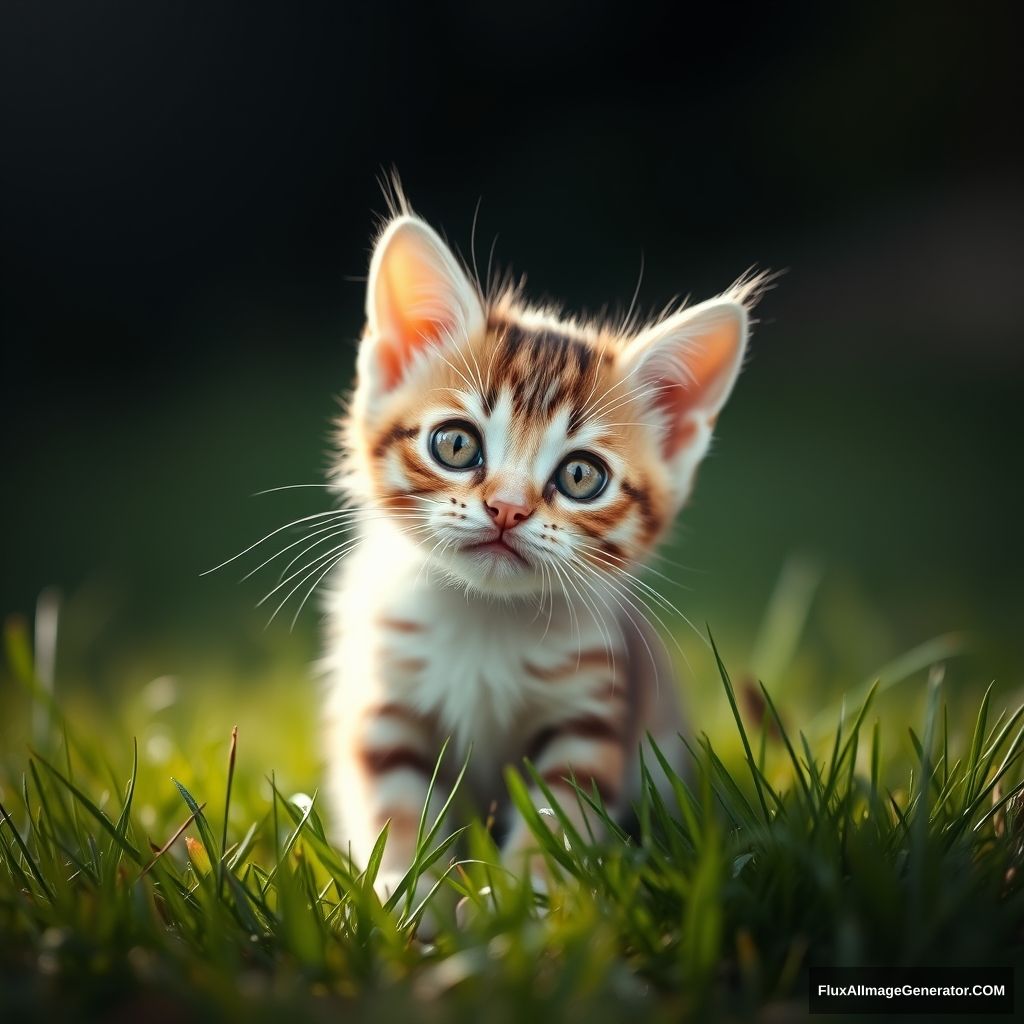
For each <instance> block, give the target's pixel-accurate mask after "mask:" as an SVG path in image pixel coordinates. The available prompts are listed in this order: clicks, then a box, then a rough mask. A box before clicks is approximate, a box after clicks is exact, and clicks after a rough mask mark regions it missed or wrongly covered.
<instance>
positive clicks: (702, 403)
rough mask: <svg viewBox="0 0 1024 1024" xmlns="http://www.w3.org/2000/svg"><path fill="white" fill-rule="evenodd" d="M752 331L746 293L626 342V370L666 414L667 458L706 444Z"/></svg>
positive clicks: (641, 391)
mask: <svg viewBox="0 0 1024 1024" xmlns="http://www.w3.org/2000/svg"><path fill="white" fill-rule="evenodd" d="M748 330H749V317H748V314H747V307H746V306H745V305H744V302H743V301H742V298H741V297H739V296H735V297H734V296H733V295H728V296H726V297H723V298H718V299H711V300H709V301H708V302H702V303H701V304H700V305H698V306H693V307H691V308H689V309H684V310H682V311H681V312H679V313H676V314H675V315H674V316H670V317H668V319H666V320H663V321H662V322H661V323H659V324H655V325H654V326H653V327H649V328H648V329H647V330H645V331H644V332H643V333H642V334H640V335H638V336H637V337H636V338H634V339H633V341H632V342H630V344H629V345H628V346H627V347H626V349H625V351H624V352H623V354H622V359H623V364H624V372H625V373H626V374H628V375H629V378H630V380H632V381H635V382H636V384H635V385H631V386H636V387H637V388H638V390H637V392H636V394H638V395H639V397H640V398H641V399H646V400H647V401H648V402H649V403H650V405H651V407H652V409H653V410H656V411H657V412H658V413H660V417H659V418H660V419H661V424H662V454H663V455H664V457H665V458H666V459H669V460H672V459H674V458H675V457H676V456H677V455H679V454H680V452H681V450H682V449H683V447H684V446H685V445H687V443H689V442H691V441H693V442H695V443H697V444H701V442H702V443H703V449H706V447H707V442H708V439H709V437H710V433H711V428H712V427H713V426H714V423H715V419H716V417H717V416H718V413H719V412H720V411H721V408H722V406H723V405H725V402H726V399H728V397H729V392H730V391H732V388H733V385H734V384H735V383H736V378H737V377H738V376H739V372H740V366H741V365H742V363H743V353H744V352H745V351H746V347H747V334H748ZM695 454H697V457H698V458H699V457H700V456H701V455H703V454H704V451H703V450H701V451H700V452H699V453H695Z"/></svg>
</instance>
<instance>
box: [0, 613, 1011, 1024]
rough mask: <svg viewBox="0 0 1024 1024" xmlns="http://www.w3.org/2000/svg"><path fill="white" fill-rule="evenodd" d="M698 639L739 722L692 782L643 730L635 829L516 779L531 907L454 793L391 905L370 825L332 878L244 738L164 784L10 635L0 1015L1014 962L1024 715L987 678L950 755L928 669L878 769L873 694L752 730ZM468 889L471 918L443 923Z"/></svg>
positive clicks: (633, 994)
mask: <svg viewBox="0 0 1024 1024" xmlns="http://www.w3.org/2000/svg"><path fill="white" fill-rule="evenodd" d="M22 629H23V628H22ZM712 645H713V650H714V654H715V659H716V663H717V667H718V672H719V676H720V685H721V687H722V694H723V696H724V700H725V704H727V705H728V708H729V710H730V712H731V718H732V724H733V726H734V728H735V735H734V736H725V737H719V738H718V739H716V740H714V741H713V740H712V738H711V737H709V736H707V735H700V736H698V737H695V738H694V737H680V738H679V742H680V743H682V744H685V745H686V749H687V750H688V752H689V760H690V770H689V771H688V772H687V774H686V777H685V778H684V777H681V776H680V775H678V774H677V773H676V772H675V771H674V770H673V769H672V767H671V764H672V758H670V757H669V756H668V754H669V753H674V752H667V751H665V750H662V749H660V748H659V747H658V746H657V745H655V744H654V743H653V742H649V743H648V744H647V745H646V746H645V749H644V751H643V758H642V765H641V774H642V783H643V787H642V795H641V798H640V800H639V802H638V803H637V805H636V807H635V811H636V822H637V825H636V828H635V829H634V831H633V832H632V833H630V832H627V831H625V830H624V829H623V828H621V827H620V825H619V824H618V823H617V822H615V821H613V820H612V819H611V818H610V817H609V814H608V812H607V809H606V808H605V807H604V805H603V803H602V801H601V797H600V794H599V793H598V792H597V791H596V790H591V791H588V790H585V789H583V788H580V787H576V788H575V792H574V793H573V796H572V797H571V799H572V801H573V802H574V803H575V804H576V805H577V806H578V808H579V809H580V810H582V812H583V813H584V816H585V827H584V828H583V829H578V828H576V827H574V826H573V822H572V819H571V818H570V817H569V816H568V815H566V813H565V808H564V807H563V805H562V802H560V800H559V798H558V797H556V795H555V793H554V792H553V791H551V790H550V789H549V788H548V787H547V786H546V785H545V783H544V781H543V780H542V779H540V778H539V777H538V775H537V774H536V772H535V771H534V770H533V769H532V766H530V765H529V764H524V765H523V766H522V768H521V769H520V768H519V767H515V766H512V767H509V768H508V770H507V772H506V782H507V786H508V791H509V794H510V797H511V801H512V803H513V805H515V807H516V808H517V809H518V811H519V812H520V813H521V814H522V815H523V816H524V818H525V819H526V821H527V822H528V824H529V826H530V828H531V830H532V832H533V834H534V836H535V838H536V845H537V849H538V851H539V853H540V855H541V856H542V857H543V858H544V860H545V861H546V863H547V866H548V877H549V879H550V885H549V888H548V891H547V893H546V894H544V895H543V896H538V894H535V893H534V891H533V889H532V887H531V883H530V881H529V880H528V879H524V878H520V877H518V876H517V875H515V874H514V873H512V872H510V871H509V870H508V869H507V867H505V866H503V865H502V864H501V863H500V858H499V854H498V850H497V847H496V846H495V843H494V840H493V837H492V831H491V828H490V826H491V825H492V824H493V822H490V821H487V822H484V821H472V822H470V823H469V824H468V825H467V826H466V827H465V828H463V829H459V830H458V831H455V832H448V831H446V828H445V825H444V822H445V821H446V820H447V817H448V812H449V810H450V809H451V807H452V806H453V801H455V800H456V794H457V791H458V787H457V786H456V788H455V793H453V794H452V796H451V797H449V798H448V800H447V801H446V802H445V803H444V805H443V806H441V807H439V808H438V809H437V810H436V812H435V811H434V809H433V807H432V801H428V803H427V806H426V807H425V808H424V811H423V816H422V818H421V821H420V826H419V842H418V849H417V854H416V857H415V861H414V863H413V864H412V866H411V868H410V870H409V872H408V874H407V875H406V876H405V878H404V879H403V880H402V882H401V884H400V885H399V886H398V888H397V890H396V891H395V892H394V893H392V894H391V895H390V897H389V898H388V899H387V901H386V902H385V903H384V904H382V903H381V900H380V899H379V898H378V896H377V893H376V891H375V889H374V882H375V879H376V875H377V870H378V868H379V865H380V862H381V857H382V855H383V851H384V849H385V847H386V844H387V842H388V827H387V826H385V828H384V829H383V830H382V832H381V834H380V836H379V838H378V841H377V844H376V846H375V848H374V851H373V855H372V856H371V858H370V863H369V864H368V865H366V867H365V868H363V867H361V866H359V865H355V864H353V863H352V861H351V860H350V858H349V856H348V853H347V851H345V850H343V849H339V848H337V847H336V846H335V845H334V844H333V843H332V842H331V840H330V837H329V832H328V830H327V829H326V827H325V824H324V822H323V820H322V818H321V816H320V813H319V809H318V799H317V795H316V793H314V794H313V796H312V797H306V796H304V795H302V794H296V795H294V796H288V795H287V794H286V793H285V792H282V790H281V788H280V786H279V784H278V782H277V776H276V775H275V773H274V772H272V771H268V770H267V766H265V765H261V764H259V758H258V756H257V754H256V752H255V751H253V750H249V749H247V748H246V743H245V734H244V732H243V733H242V734H240V733H239V731H238V729H237V728H236V729H234V730H232V733H231V738H230V746H229V753H228V760H227V767H226V780H225V781H224V783H223V789H221V788H220V784H218V782H217V779H216V775H217V770H218V769H217V767H216V765H217V764H218V763H219V765H220V766H223V761H220V758H219V756H218V757H217V758H214V759H212V760H210V763H211V764H212V765H214V767H212V768H211V769H210V770H209V771H206V770H204V768H203V767H202V764H203V760H202V759H200V765H199V767H198V768H197V767H196V765H192V766H191V769H190V770H191V774H186V775H183V778H182V780H179V779H178V778H174V779H166V778H165V779H164V780H163V781H160V780H159V779H156V778H155V777H154V776H153V775H152V773H151V772H144V771H143V770H142V768H141V767H140V757H139V749H138V746H137V744H135V743H133V742H132V741H130V740H128V739H127V737H126V736H124V737H122V736H119V735H118V732H117V730H116V728H114V727H113V726H112V727H111V729H110V731H109V732H108V733H107V734H106V735H105V736H104V738H103V741H102V743H100V742H99V741H98V740H96V739H92V740H91V741H90V740H89V739H88V738H86V737H85V736H76V735H75V731H74V729H73V727H72V722H71V716H70V715H68V714H65V713H64V712H63V711H62V709H61V708H60V707H59V704H54V703H53V702H52V698H51V697H50V695H49V694H48V693H46V692H45V691H44V690H43V689H42V688H40V687H39V686H38V685H37V683H36V682H35V680H34V670H33V667H32V661H31V650H30V647H29V646H28V644H27V640H26V637H25V635H24V633H23V631H19V629H18V628H17V627H13V628H11V629H9V630H8V635H7V648H8V653H9V660H10V672H11V675H12V678H14V679H17V680H19V681H20V682H21V683H22V685H23V688H24V692H25V694H26V697H27V698H28V699H29V700H31V701H35V700H41V701H45V702H46V707H47V710H48V711H50V712H51V714H49V716H48V719H49V721H50V723H51V734H50V735H47V736H45V737H42V738H41V740H40V743H39V746H40V747H41V748H42V749H41V752H36V751H34V750H33V751H32V752H31V753H30V754H29V755H27V756H26V757H25V758H24V759H23V764H22V767H21V768H20V769H19V768H17V761H16V760H15V759H12V758H7V759H6V760H5V761H4V762H3V764H4V765H7V767H4V768H3V769H2V772H3V773H2V774H0V797H2V800H0V1011H3V1016H4V1019H7V1015H8V1014H13V1013H16V1012H22V1013H29V1012H31V1013H33V1014H34V1015H36V1016H38V1015H41V1014H48V1015H53V1016H58V1017H61V1018H62V1019H65V1018H68V1017H71V1018H81V1019H86V1018H89V1017H93V1016H104V1015H110V1014H112V1013H114V1012H115V1011H119V1012H122V1013H128V1012H137V1013H139V1014H149V1013H153V1012H156V1010H157V1009H159V1011H160V1012H161V1013H162V1014H163V1015H164V1016H168V1017H170V1018H171V1019H178V1018H184V1017H186V1016H188V1017H189V1018H194V1017H196V1016H199V1017H201V1018H204V1019H220V1018H223V1017H229V1018H239V1019H242V1018H244V1019H246V1020H265V1019H266V1020H269V1019H277V1018H278V1017H279V1016H280V1015H281V1014H283V1013H286V1012H287V1013H293V1014H296V1015H302V1016H303V1017H311V1018H313V1019H325V1020H326V1019H328V1017H331V1018H332V1019H333V1018H334V1017H335V1016H336V1015H337V1014H338V1013H342V1012H351V1013H357V1014H365V1015H367V1016H370V1017H374V1016H381V1017H384V1016H387V1017H389V1018H396V1019H398V1018H405V1017H416V1018H419V1017H427V1018H429V1019H438V1020H440V1019H450V1018H456V1019H462V1018H465V1019H469V1018H470V1017H471V1016H472V1017H474V1018H475V1017H477V1016H479V1015H480V1014H484V1015H485V1016H486V1017H487V1019H488V1020H492V1019H498V1020H499V1021H501V1020H509V1021H513V1020H521V1019H526V1018H530V1019H536V1020H538V1021H545V1020H553V1021H554V1020H558V1021H563V1020H568V1021H575V1020H586V1021H587V1022H588V1024H592V1022H602V1021H606V1020H607V1021H617V1020H622V1019H624V1018H625V1017H627V1016H637V1015H642V1016H643V1017H644V1018H647V1019H663V1020H666V1021H668V1020H673V1021H678V1020H683V1019H696V1018H708V1019H719V1018H723V1017H726V1016H732V1017H742V1016H745V1015H747V1014H749V1013H753V1012H755V1011H757V1010H759V1009H761V1008H764V1007H766V1006H768V1005H771V1004H779V1003H781V1004H784V1005H785V1006H786V1007H789V1008H790V1009H793V1010H799V1009H800V1008H801V1007H803V1006H804V1005H805V998H806V997H805V980H804V975H805V972H806V970H807V968H808V967H809V966H811V965H813V964H817V963H821V964H851V965H854V964H869V963H886V964H905V965H919V964H927V965H932V966H935V965H942V964H970V963H983V964H990V963H1006V964H1015V963H1017V962H1019V961H1020V955H1021V950H1022V926H1021V922H1022V921H1024V889H1022V883H1021V879H1022V877H1024V876H1022V873H1021V865H1022V861H1024V839H1022V836H1024V826H1022V822H1024V785H1022V783H1021V759H1022V756H1024V724H1022V716H1024V708H1017V709H1016V710H1014V711H1012V712H1010V713H1009V714H1002V715H999V716H998V717H997V718H995V720H994V721H990V719H991V717H992V714H993V711H992V690H991V688H989V690H987V691H986V692H985V694H984V696H983V697H982V698H981V699H980V701H979V707H978V708H977V712H976V714H975V715H974V716H973V722H974V724H973V728H972V729H969V730H968V732H969V739H967V740H966V742H964V743H963V745H962V749H958V739H957V734H956V731H955V729H954V730H953V732H951V730H950V716H949V714H948V713H947V710H946V705H945V702H944V699H943V685H944V683H943V680H942V676H941V672H940V671H933V672H932V675H931V677H930V682H929V685H928V689H927V699H926V702H925V708H924V715H923V720H922V721H921V722H920V723H919V725H918V726H917V727H915V725H914V724H910V723H908V726H907V733H906V735H907V736H908V737H909V746H908V747H907V748H905V750H904V751H903V752H902V753H899V752H897V753H894V755H893V756H892V757H891V758H890V759H889V760H886V759H885V758H883V754H882V743H881V732H880V722H879V721H878V720H877V719H875V720H873V721H870V720H869V716H870V714H871V712H872V709H873V708H874V706H875V701H876V698H877V696H878V692H879V686H878V684H877V683H876V684H875V685H874V686H871V687H869V688H868V689H867V691H866V693H864V696H863V700H862V701H861V703H860V706H859V707H858V708H857V710H856V713H855V714H851V715H850V716H847V714H846V711H845V706H844V707H843V708H842V709H840V712H839V715H838V720H837V721H835V723H834V726H833V728H832V731H831V733H830V734H827V735H823V736H820V737H819V736H816V735H808V733H807V732H806V731H803V730H795V731H794V730H793V729H792V728H789V727H787V723H786V716H785V715H784V714H783V713H782V710H781V709H780V707H779V706H778V704H777V702H776V700H775V699H773V697H772V695H771V694H770V693H769V691H768V689H767V688H766V687H765V686H764V685H763V684H761V685H760V686H759V691H760V698H763V702H761V706H763V715H762V716H761V718H760V720H759V721H754V720H752V716H751V715H750V714H748V716H747V719H746V720H745V718H744V715H743V714H742V713H741V710H740V703H739V702H738V700H737V696H736V690H735V689H734V686H733V683H732V681H731V679H730V677H729V674H728V672H727V671H726V668H725V665H724V663H723V661H722V659H721V657H720V656H719V653H718V649H717V647H714V641H712ZM751 690H752V692H755V691H754V689H753V687H751ZM860 692H864V691H860ZM954 720H955V719H954ZM758 730H760V733H759V734H758ZM119 749H121V750H123V754H122V756H121V758H120V759H119V758H118V750H119ZM221 749H223V748H221ZM730 751H731V752H730ZM737 751H738V752H739V753H737ZM755 751H756V754H755ZM108 756H109V757H110V758H112V759H113V760H114V767H113V769H108V767H107V765H106V761H107V758H108ZM444 756H449V752H448V751H447V750H446V751H444V752H443V753H442V757H444ZM58 764H59V765H61V767H58ZM11 765H14V766H15V767H11ZM187 767H188V766H186V768H187ZM440 767H441V764H440V760H439V763H438V770H440ZM465 771H466V764H463V765H462V768H461V772H460V774H459V779H460V780H461V778H462V776H463V774H464V773H465ZM265 772H266V774H264V773H265ZM260 779H264V780H265V782H264V783H262V784H261V783H260V781H259V780H260ZM261 785H262V796H259V795H258V794H259V792H260V787H261ZM531 785H535V786H539V787H540V789H541V791H542V792H543V794H544V800H545V803H546V804H547V806H549V807H550V808H551V810H552V812H553V818H552V817H551V816H549V815H547V814H542V813H540V812H539V811H538V810H537V808H536V807H534V805H533V803H532V802H531V800H530V798H529V795H528V794H529V787H530V786H531ZM221 792H222V793H223V817H222V818H221V819H220V820H210V819H209V818H208V817H207V807H208V806H211V801H212V805H213V806H216V807H219V806H221V803H220V800H219V798H218V799H214V794H216V793H221ZM172 797H173V798H174V799H170V798H172ZM182 802H183V803H184V811H185V812H186V815H185V816H184V818H183V817H182ZM154 808H159V809H160V810H159V812H158V813H155V815H154V813H153V809H154ZM143 809H148V813H149V819H148V820H147V821H146V823H145V824H144V817H145V815H144V813H143ZM154 836H155V837H156V839H155V840H154V838H153V837H154ZM424 882H426V883H429V884H427V885H426V886H425V885H423V884H421V883H424ZM424 893H426V895H424ZM463 898H464V899H465V900H466V901H467V904H468V905H469V907H470V908H471V910H472V913H467V914H462V915H460V917H459V921H460V922H461V923H457V918H456V913H455V909H454V908H455V903H456V901H457V900H459V899H463ZM428 911H429V912H431V914H432V917H433V918H434V919H436V921H437V923H438V933H437V935H436V938H434V939H433V940H432V942H431V943H430V944H429V945H425V944H423V943H421V942H419V941H418V940H417V938H416V928H417V924H418V923H419V922H420V920H421V919H422V917H423V915H424V914H425V913H426V912H428ZM11 1019H14V1018H13V1017H11Z"/></svg>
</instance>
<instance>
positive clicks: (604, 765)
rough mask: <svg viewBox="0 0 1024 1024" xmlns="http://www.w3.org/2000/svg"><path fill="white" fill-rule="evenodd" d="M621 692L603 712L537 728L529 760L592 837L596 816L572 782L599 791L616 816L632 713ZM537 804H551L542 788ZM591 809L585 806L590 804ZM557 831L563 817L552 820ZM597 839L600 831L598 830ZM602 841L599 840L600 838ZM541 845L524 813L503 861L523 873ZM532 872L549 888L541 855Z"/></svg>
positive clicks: (536, 792) (533, 793)
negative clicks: (588, 811)
mask: <svg viewBox="0 0 1024 1024" xmlns="http://www.w3.org/2000/svg"><path fill="white" fill-rule="evenodd" d="M624 704H625V701H624V698H623V696H622V695H621V693H619V694H612V696H611V697H610V698H609V699H608V700H606V701H605V702H603V705H602V707H601V709H600V710H593V709H591V710H587V711H585V712H581V713H579V714H576V715H572V716H566V717H564V718H561V719H559V720H557V721H555V722H553V723H551V724H548V725H545V726H544V727H542V728H540V729H538V730H537V732H536V733H535V734H534V736H533V738H532V740H531V741H530V742H529V744H528V747H527V750H526V756H527V757H528V758H529V760H530V761H531V763H532V764H533V766H534V768H535V769H536V770H537V773H538V775H539V776H540V777H541V779H543V781H544V783H545V784H546V785H547V787H548V789H549V790H551V792H552V795H553V796H554V797H555V799H556V800H557V801H558V803H559V807H560V808H561V809H562V811H563V812H564V813H565V815H566V817H568V818H569V820H570V821H571V822H572V825H573V826H574V827H575V828H576V830H577V831H578V832H579V833H581V834H582V835H583V836H585V837H588V838H589V832H588V829H587V825H588V824H589V825H590V829H591V830H594V828H595V815H593V814H588V815H587V817H586V820H585V819H584V812H583V810H582V809H581V807H580V801H579V800H578V798H577V794H576V792H575V790H574V788H573V784H572V782H571V781H569V780H574V781H575V783H576V785H577V786H579V788H580V789H582V790H583V791H584V792H587V793H589V792H592V790H593V789H594V787H596V788H597V791H598V793H599V794H600V795H601V800H602V801H603V802H604V805H605V806H606V807H607V808H608V809H609V811H611V812H612V813H616V812H617V811H618V810H619V808H620V805H621V803H622V801H623V798H624V795H625V781H626V779H625V776H626V767H627V757H626V709H625V706H624ZM530 798H531V800H532V802H533V805H534V806H535V807H537V808H542V807H544V806H545V805H546V804H548V803H549V801H548V799H547V797H546V796H545V795H544V793H543V791H542V790H541V789H540V788H539V787H538V786H531V787H530ZM584 806H585V804H584ZM547 820H548V821H549V822H550V825H551V827H552V828H557V827H558V825H557V819H556V818H550V819H547ZM595 836H596V832H595ZM596 837H597V838H600V837H599V836H596ZM537 845H538V843H537V839H536V837H535V836H534V835H533V833H532V832H531V830H530V828H529V826H528V825H527V823H526V822H525V820H523V818H522V817H520V816H519V815H516V816H515V819H514V821H513V822H512V825H511V828H510V830H509V834H508V837H507V838H506V840H505V843H504V846H503V850H502V853H503V858H504V860H505V862H506V863H507V864H508V866H509V867H510V868H511V869H512V870H515V871H519V870H522V868H523V863H524V856H525V855H526V854H527V853H528V852H529V851H530V850H533V849H534V848H536V847H537ZM528 870H529V871H530V874H531V876H533V877H534V878H535V884H536V883H539V884H538V887H539V888H543V886H544V872H545V868H544V863H543V859H542V858H541V857H539V856H532V857H530V858H529V863H528Z"/></svg>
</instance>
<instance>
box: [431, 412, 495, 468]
mask: <svg viewBox="0 0 1024 1024" xmlns="http://www.w3.org/2000/svg"><path fill="white" fill-rule="evenodd" d="M430 454H431V455H433V456H434V458H435V459H437V461H438V462H440V463H441V465H442V466H447V467H448V468H449V469H475V468H476V467H477V466H480V465H482V464H483V461H484V446H483V442H482V441H481V440H480V435H479V434H478V433H477V432H476V429H475V428H473V427H471V426H470V425H469V424H468V423H462V422H461V421H459V420H454V421H452V422H451V423H442V424H441V426H439V427H438V428H437V429H436V430H435V431H434V432H433V434H431V435H430Z"/></svg>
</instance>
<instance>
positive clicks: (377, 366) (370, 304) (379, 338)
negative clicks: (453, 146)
mask: <svg viewBox="0 0 1024 1024" xmlns="http://www.w3.org/2000/svg"><path fill="white" fill-rule="evenodd" d="M366 320H367V324H368V332H367V335H366V337H365V339H364V340H363V343H362V347H361V349H360V354H359V368H360V372H361V374H366V375H367V376H368V377H369V379H370V381H371V386H372V388H373V390H374V391H375V392H378V393H381V392H387V391H391V390H392V389H393V388H395V387H396V386H397V385H398V384H399V383H400V382H401V380H402V379H403V377H404V376H405V374H406V373H407V371H408V370H409V368H410V365H411V364H412V363H413V362H414V361H415V360H416V358H417V356H419V355H421V354H423V353H424V352H425V350H426V349H428V348H429V347H430V346H437V345H443V344H450V343H453V344H456V345H457V344H460V343H461V342H464V341H465V340H466V339H467V338H469V337H471V336H472V335H474V334H476V333H477V332H478V331H480V330H482V329H483V326H484V311H483V305H482V304H481V301H480V295H479V292H478V291H477V289H476V288H475V287H474V285H473V284H472V282H471V281H470V280H469V278H468V277H467V276H466V274H465V272H464V271H463V270H462V268H461V267H460V266H459V263H458V260H456V258H455V257H454V255H452V252H451V250H450V249H449V248H448V246H447V245H445V243H444V242H443V241H442V240H441V238H440V237H439V236H438V234H437V233H436V232H435V231H434V230H433V229H432V228H430V227H429V226H428V225H427V224H425V223H424V222H423V221H421V220H420V219H419V218H417V217H412V216H408V215H403V216H401V217H396V218H395V219H394V220H393V221H391V223H390V224H388V226H387V228H386V229H385V231H384V233H383V234H382V235H381V236H380V239H379V240H378V242H377V246H376V248H375V249H374V251H373V260H372V261H371V263H370V277H369V283H368V285H367V289H366Z"/></svg>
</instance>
